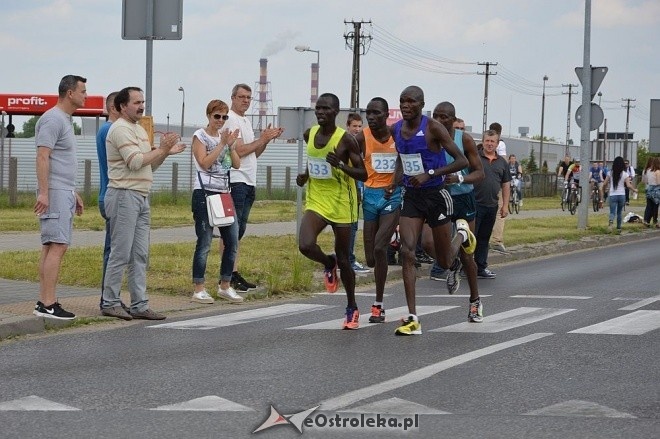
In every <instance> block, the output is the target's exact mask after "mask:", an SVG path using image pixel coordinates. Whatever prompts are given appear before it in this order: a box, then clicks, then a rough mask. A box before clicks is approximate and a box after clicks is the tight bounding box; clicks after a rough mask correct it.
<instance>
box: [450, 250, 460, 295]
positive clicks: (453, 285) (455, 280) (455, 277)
mask: <svg viewBox="0 0 660 439" xmlns="http://www.w3.org/2000/svg"><path fill="white" fill-rule="evenodd" d="M462 267H463V264H461V260H460V259H458V258H456V259H454V262H453V263H452V264H451V267H449V270H448V271H447V292H448V293H449V294H454V293H455V292H456V291H458V287H459V286H460V285H461V276H459V274H458V272H459V271H461V268H462Z"/></svg>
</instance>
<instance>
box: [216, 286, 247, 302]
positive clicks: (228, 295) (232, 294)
mask: <svg viewBox="0 0 660 439" xmlns="http://www.w3.org/2000/svg"><path fill="white" fill-rule="evenodd" d="M218 297H222V298H223V299H226V300H229V301H230V302H232V303H241V302H243V298H242V297H241V296H239V295H238V293H236V290H235V289H233V288H232V287H229V288H227V289H226V290H223V289H222V288H220V286H219V285H218Z"/></svg>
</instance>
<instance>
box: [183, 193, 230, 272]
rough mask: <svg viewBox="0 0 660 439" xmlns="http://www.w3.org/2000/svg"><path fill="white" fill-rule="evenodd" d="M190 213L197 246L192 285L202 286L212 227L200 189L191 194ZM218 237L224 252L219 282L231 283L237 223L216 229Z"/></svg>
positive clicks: (193, 263)
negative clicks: (218, 232)
mask: <svg viewBox="0 0 660 439" xmlns="http://www.w3.org/2000/svg"><path fill="white" fill-rule="evenodd" d="M192 213H193V219H194V220H195V234H196V235H197V245H196V246H195V254H194V255H193V262H192V280H193V283H196V284H203V283H204V280H205V274H206V260H207V258H208V255H209V251H210V250H211V241H212V240H213V227H211V226H210V225H209V217H208V214H207V213H206V196H205V195H204V191H203V190H201V189H195V190H194V191H193V194H192ZM218 229H220V237H221V238H222V241H223V242H224V250H223V252H222V258H221V260H220V280H221V281H231V274H232V272H233V271H234V262H235V261H236V254H237V253H238V221H234V224H232V225H231V226H226V227H218Z"/></svg>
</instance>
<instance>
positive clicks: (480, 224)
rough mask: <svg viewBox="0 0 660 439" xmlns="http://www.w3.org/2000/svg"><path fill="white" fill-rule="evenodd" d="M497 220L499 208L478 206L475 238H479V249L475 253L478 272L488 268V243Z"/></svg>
mask: <svg viewBox="0 0 660 439" xmlns="http://www.w3.org/2000/svg"><path fill="white" fill-rule="evenodd" d="M495 218H497V206H496V205H495V206H492V207H488V206H484V205H481V204H477V215H476V218H475V233H474V234H475V236H476V237H477V248H476V250H475V251H474V261H475V262H476V263H477V270H478V271H483V270H485V269H486V267H488V242H489V241H490V235H491V233H492V232H493V226H494V225H495Z"/></svg>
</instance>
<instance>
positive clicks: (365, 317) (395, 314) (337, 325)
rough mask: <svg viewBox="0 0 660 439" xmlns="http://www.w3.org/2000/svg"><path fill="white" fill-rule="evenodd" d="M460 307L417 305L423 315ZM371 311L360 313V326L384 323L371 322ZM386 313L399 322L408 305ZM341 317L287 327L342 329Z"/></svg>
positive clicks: (390, 320) (389, 317)
mask: <svg viewBox="0 0 660 439" xmlns="http://www.w3.org/2000/svg"><path fill="white" fill-rule="evenodd" d="M452 308H458V307H457V306H418V307H417V316H423V315H426V314H432V313H436V312H440V311H446V310H448V309H452ZM370 315H371V313H368V312H367V313H363V314H360V328H361V329H362V328H367V327H369V326H374V325H382V323H369V316H370ZM385 315H386V317H387V320H386V322H387V323H391V322H399V321H400V320H401V319H402V318H407V317H408V307H407V306H400V307H398V308H392V309H385ZM341 321H342V320H341V318H337V319H334V320H327V321H325V322H318V323H311V324H309V325H301V326H294V327H291V328H287V329H342V328H341Z"/></svg>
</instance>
